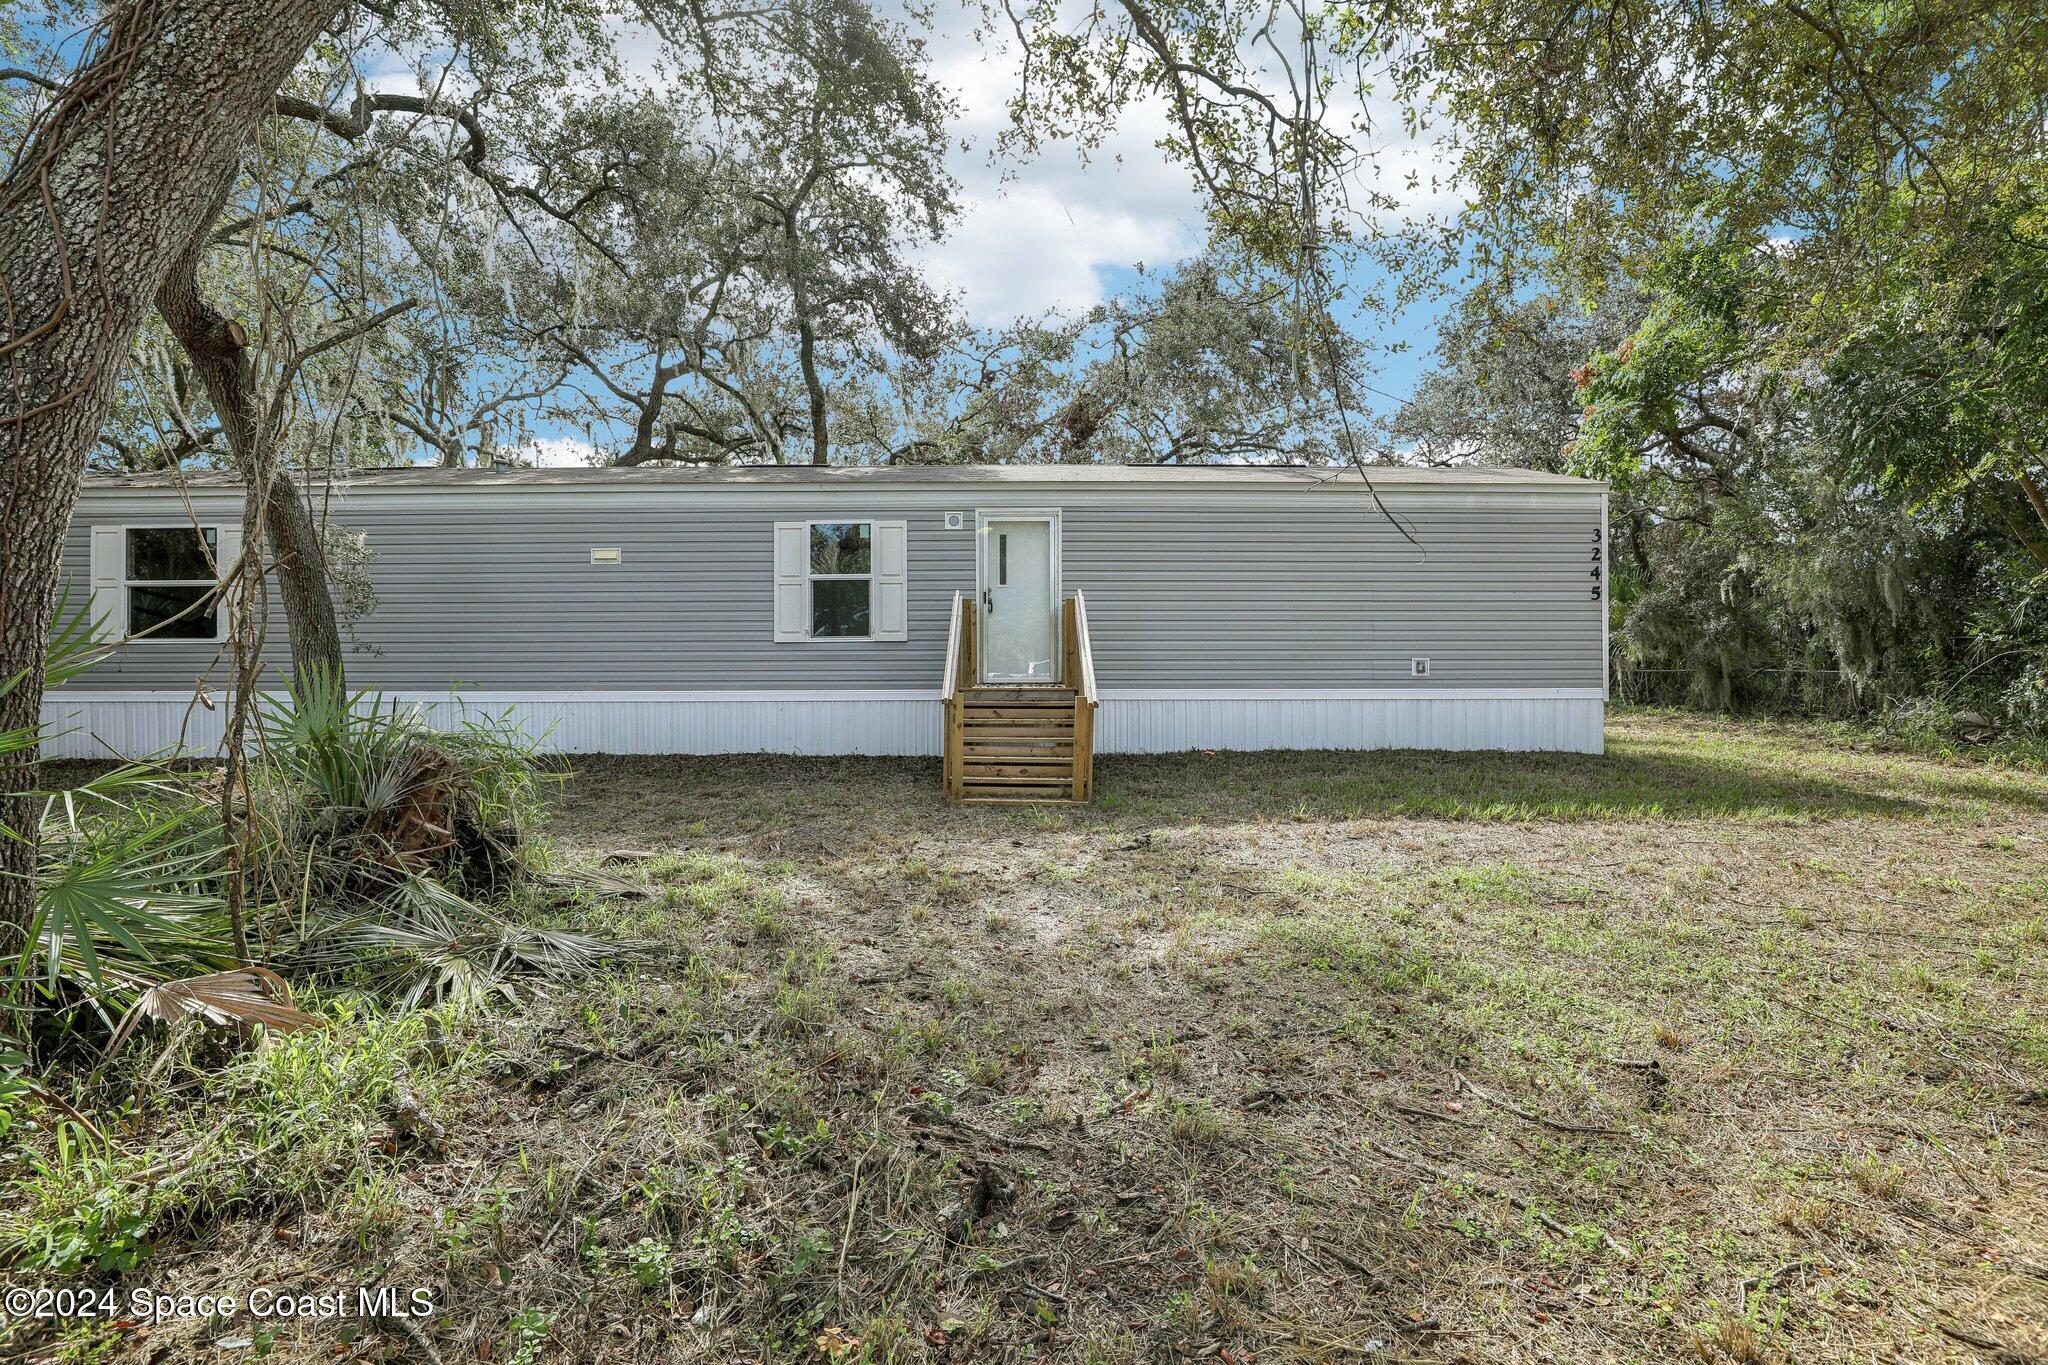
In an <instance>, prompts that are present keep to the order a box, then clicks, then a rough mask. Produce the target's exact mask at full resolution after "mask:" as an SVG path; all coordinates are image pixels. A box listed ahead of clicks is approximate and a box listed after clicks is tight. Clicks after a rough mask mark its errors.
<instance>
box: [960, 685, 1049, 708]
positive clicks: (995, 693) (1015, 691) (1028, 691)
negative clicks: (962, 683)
mask: <svg viewBox="0 0 2048 1365" xmlns="http://www.w3.org/2000/svg"><path fill="white" fill-rule="evenodd" d="M959 696H960V699H961V700H962V701H968V702H977V701H991V702H1001V701H1022V702H1050V703H1063V704H1065V705H1069V706H1071V705H1073V702H1074V689H1073V688H1071V687H963V688H961V689H960V692H959Z"/></svg>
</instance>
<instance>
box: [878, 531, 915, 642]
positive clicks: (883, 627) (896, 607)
mask: <svg viewBox="0 0 2048 1365" xmlns="http://www.w3.org/2000/svg"><path fill="white" fill-rule="evenodd" d="M905 532H906V525H905V523H903V522H900V521H878V522H876V523H875V635H874V638H875V639H877V640H907V639H909V638H910V629H909V600H908V597H909V594H908V592H907V591H906V589H905V585H904V576H905V573H906V571H907V569H908V560H909V558H910V549H909V544H908V540H909V538H908V536H907V535H906V534H905Z"/></svg>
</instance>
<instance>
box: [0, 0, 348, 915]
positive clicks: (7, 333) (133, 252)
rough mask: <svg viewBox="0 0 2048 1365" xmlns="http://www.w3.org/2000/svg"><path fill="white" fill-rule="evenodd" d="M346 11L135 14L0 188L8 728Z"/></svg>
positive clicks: (15, 890) (9, 791)
mask: <svg viewBox="0 0 2048 1365" xmlns="http://www.w3.org/2000/svg"><path fill="white" fill-rule="evenodd" d="M340 8H341V3H340V0H131V2H130V3H123V4H119V5H117V6H116V7H115V8H113V9H111V10H110V11H109V13H108V14H107V17H106V19H105V22H104V25H103V29H102V31H101V33H100V34H99V35H98V36H97V38H96V39H95V41H94V42H93V44H92V46H91V47H90V49H89V50H88V52H87V54H86V56H85V57H84V58H83V59H82V61H81V64H80V66H79V68H78V69H77V70H76V71H75V72H74V73H73V75H72V78H71V80H70V81H69V82H68V84H67V85H66V87H65V89H64V90H63V92H62V93H60V94H58V95H57V96H56V97H55V98H54V101H53V103H52V105H51V107H50V108H49V109H48V110H47V111H46V112H45V113H44V114H43V116H42V117H41V119H40V120H39V122H38V124H37V126H36V127H35V129H34V130H33V132H32V133H31V135H30V136H29V138H28V139H27V141H26V143H25V145H24V146H23V148H22V151H21V154H20V156H19V157H18V158H17V159H16V160H15V161H14V162H13V163H12V164H11V165H10V166H9V167H8V168H7V172H6V176H5V178H4V180H0V677H11V676H15V675H17V674H19V675H22V682H21V684H20V685H18V686H16V687H15V688H13V689H12V690H11V691H9V692H7V693H6V695H5V696H4V697H0V728H10V729H11V728H14V727H19V726H32V725H35V724H36V723H37V720H38V718H39V715H40V711H41V703H42V684H41V668H42V663H43V654H44V651H45V649H46V648H47V647H48V644H49V629H50V613H51V607H52V604H53V602H54V601H55V595H56V588H57V573H58V562H59V560H58V556H59V552H60V549H61V547H62V544H63V538H64V532H65V528H66V526H67V525H68V524H69V522H70V519H71V510H72V507H73V504H74V503H75V502H76V500H77V496H78V483H79V478H80V476H81V474H82V473H83V472H84V468H85V460H86V454H87V452H88V451H89V450H90V449H91V447H92V444H93V441H94V440H95V439H96V438H97V436H98V434H99V430H100V427H101V426H102V424H103V423H104V422H105V420H106V417H107V412H108V408H109V405H110V404H111V402H112V397H113V391H114V383H115V379H116V378H117V376H118V374H119V371H120V367H121V365H122V364H123V363H124V361H125V360H126V358H127V355H128V352H129V348H130V347H131V345H132V344H133V342H134V340H135V334H136V330H137V329H138V328H139V327H140V326H141V324H142V322H143V319H144V318H145V317H146V316H147V314H148V312H149V309H150V307H151V305H152V303H153V301H154V299H155V297H156V293H157V290H158V288H159V287H160V286H161V285H162V283H163V280H164V277H165V275H166V274H167V273H168V272H169V270H170V269H171V267H172V266H173V264H174V263H175V262H176V261H177V259H178V257H179V255H180V253H182V252H184V251H185V250H186V249H187V247H188V245H189V244H190V242H191V240H192V237H193V234H194V233H196V232H198V231H199V230H200V229H201V228H202V227H203V226H204V225H205V223H206V222H207V221H208V220H209V219H208V216H209V215H210V214H211V213H212V212H213V208H214V205H215V204H216V203H218V202H219V199H220V195H221V193H222V187H223V186H224V185H225V184H226V183H227V181H228V178H229V177H230V176H232V175H233V174H234V170H235V165H236V162H237V159H238V158H239V156H240V155H241V152H242V149H243V147H244V146H245V145H246V144H247V142H248V140H249V136H250V133H251V131H252V130H253V129H254V127H255V124H256V120H257V118H258V117H259V116H260V115H261V114H262V112H263V110H264V108H265V106H266V105H267V104H268V103H269V102H270V101H271V100H272V99H273V98H274V97H275V95H276V93H277V90H278V87H279V86H280V85H281V84H282V83H283V82H284V80H285V78H286V77H287V76H288V75H289V74H290V73H291V70H292V68H293V66H294V65H296V64H297V62H298V61H299V59H300V58H301V57H302V56H304V54H305V52H306V49H307V47H308V46H309V45H310V44H311V43H312V41H313V39H314V38H315V37H316V36H317V35H318V34H319V32H320V30H321V29H322V28H323V27H324V26H325V25H326V24H327V23H328V22H329V21H331V20H332V19H333V18H334V16H335V15H336V14H337V13H338V12H339V10H340ZM0 777H4V784H5V785H4V788H0V800H4V809H0V815H4V819H5V822H6V825H7V827H8V828H7V833H6V834H0V937H4V938H5V939H7V940H8V941H6V942H5V943H0V947H4V948H5V949H6V950H8V951H12V950H14V949H15V948H16V947H17V946H18V935H19V934H20V932H21V931H22V930H23V928H24V927H25V926H26V925H27V923H28V921H29V916H30V913H31V911H32V909H33V904H34V888H33V885H32V882H31V880H30V876H29V874H31V873H32V872H33V870H34V866H35V857H36V850H35V834H36V831H35V823H34V822H35V809H34V805H33V802H32V801H31V800H30V799H29V798H28V797H27V795H26V794H25V793H26V789H27V788H29V787H31V786H32V785H33V784H34V781H35V766H34V765H33V764H32V763H23V764H18V765H14V766H11V767H9V768H8V769H7V770H6V772H5V773H4V775H0Z"/></svg>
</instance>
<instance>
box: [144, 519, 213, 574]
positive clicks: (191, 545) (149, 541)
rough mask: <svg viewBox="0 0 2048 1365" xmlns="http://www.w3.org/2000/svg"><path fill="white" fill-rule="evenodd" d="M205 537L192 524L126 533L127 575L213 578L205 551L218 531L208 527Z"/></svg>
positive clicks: (150, 528) (211, 568) (210, 547)
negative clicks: (202, 538)
mask: <svg viewBox="0 0 2048 1365" xmlns="http://www.w3.org/2000/svg"><path fill="white" fill-rule="evenodd" d="M204 534H205V539H204V541H203V542H202V541H201V539H200V536H201V532H200V531H199V529H198V528H197V527H192V526H159V527H149V528H143V529H137V530H133V531H130V532H129V533H128V576H129V577H130V578H205V579H211V578H212V577H213V565H212V564H210V563H209V562H208V561H207V557H206V554H207V551H208V550H210V549H212V548H213V546H214V540H215V537H216V535H217V534H218V533H217V532H216V531H215V530H214V529H213V528H212V527H211V526H209V527H207V528H206V531H205V533H204Z"/></svg>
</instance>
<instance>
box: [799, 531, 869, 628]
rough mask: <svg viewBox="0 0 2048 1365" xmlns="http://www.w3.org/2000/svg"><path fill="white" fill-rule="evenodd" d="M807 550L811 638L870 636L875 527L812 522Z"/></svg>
mask: <svg viewBox="0 0 2048 1365" xmlns="http://www.w3.org/2000/svg"><path fill="white" fill-rule="evenodd" d="M809 550H810V571H809V577H810V581H811V600H810V613H809V620H810V632H811V638H812V639H813V640H837V639H847V638H868V639H871V638H873V636H874V633H875V625H874V622H875V524H874V523H873V522H871V521H814V522H812V523H811V535H810V545H809Z"/></svg>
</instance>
